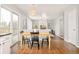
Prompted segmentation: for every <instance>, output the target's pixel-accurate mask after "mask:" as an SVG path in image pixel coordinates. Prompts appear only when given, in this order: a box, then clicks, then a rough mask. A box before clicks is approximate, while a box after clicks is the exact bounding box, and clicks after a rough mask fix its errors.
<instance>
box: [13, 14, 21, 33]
mask: <svg viewBox="0 0 79 59" xmlns="http://www.w3.org/2000/svg"><path fill="white" fill-rule="evenodd" d="M12 21H13V22H12V23H13V33H14V34H17V33H18V27H19V26H18V15H16V14H12Z"/></svg>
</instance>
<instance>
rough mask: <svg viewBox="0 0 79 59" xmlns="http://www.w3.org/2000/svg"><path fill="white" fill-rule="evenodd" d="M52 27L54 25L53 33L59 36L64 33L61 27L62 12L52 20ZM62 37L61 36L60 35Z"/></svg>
mask: <svg viewBox="0 0 79 59" xmlns="http://www.w3.org/2000/svg"><path fill="white" fill-rule="evenodd" d="M54 23H55V25H54V27H55V34H56V35H57V36H59V37H62V36H63V35H64V28H63V25H64V24H63V14H62V15H61V16H59V17H58V18H57V19H55V20H54ZM62 38H63V37H62Z"/></svg>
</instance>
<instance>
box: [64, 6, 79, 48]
mask: <svg viewBox="0 0 79 59" xmlns="http://www.w3.org/2000/svg"><path fill="white" fill-rule="evenodd" d="M77 13H78V12H77V6H73V7H71V8H69V9H67V10H66V11H65V12H64V40H65V41H67V42H70V43H72V44H74V45H76V46H77V47H78V46H79V45H78V43H77V41H78V42H79V40H78V27H77V26H78V23H77V21H78V18H77V17H78V14H77Z"/></svg>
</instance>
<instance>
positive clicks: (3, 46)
mask: <svg viewBox="0 0 79 59" xmlns="http://www.w3.org/2000/svg"><path fill="white" fill-rule="evenodd" d="M10 46H11V35H6V36H2V37H0V54H10V52H11V51H10Z"/></svg>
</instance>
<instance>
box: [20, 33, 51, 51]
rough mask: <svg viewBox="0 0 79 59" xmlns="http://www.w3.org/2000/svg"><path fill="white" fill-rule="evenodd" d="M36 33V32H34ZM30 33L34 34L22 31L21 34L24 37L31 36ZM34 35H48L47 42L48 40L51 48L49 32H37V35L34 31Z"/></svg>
mask: <svg viewBox="0 0 79 59" xmlns="http://www.w3.org/2000/svg"><path fill="white" fill-rule="evenodd" d="M35 33H36V32H35ZM31 34H34V33H33V32H23V33H21V36H24V37H26V38H27V37H31V36H32V35H31ZM34 35H35V36H39V37H46V36H48V42H49V45H48V46H49V49H51V38H50V36H51V34H50V33H49V32H39V35H38V34H37V33H36V34H34ZM21 42H22V40H21Z"/></svg>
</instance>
